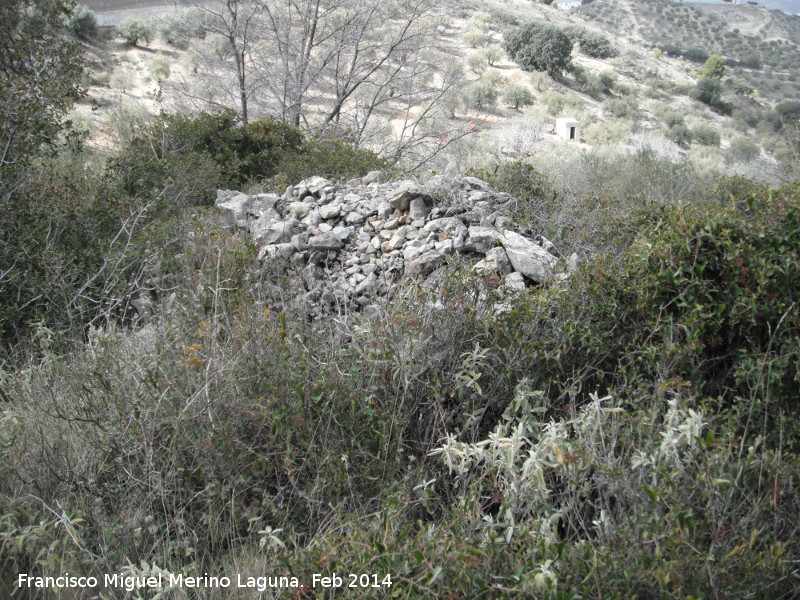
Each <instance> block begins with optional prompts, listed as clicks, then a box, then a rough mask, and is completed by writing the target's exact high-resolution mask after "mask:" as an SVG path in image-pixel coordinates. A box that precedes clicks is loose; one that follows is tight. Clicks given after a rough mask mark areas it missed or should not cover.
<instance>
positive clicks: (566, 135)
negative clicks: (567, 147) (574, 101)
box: [556, 117, 581, 142]
mask: <svg viewBox="0 0 800 600" xmlns="http://www.w3.org/2000/svg"><path fill="white" fill-rule="evenodd" d="M556 135H557V136H558V137H560V138H563V139H565V140H575V141H576V142H577V141H579V140H580V139H581V132H580V122H578V121H577V120H576V119H573V118H570V117H561V118H558V119H556Z"/></svg>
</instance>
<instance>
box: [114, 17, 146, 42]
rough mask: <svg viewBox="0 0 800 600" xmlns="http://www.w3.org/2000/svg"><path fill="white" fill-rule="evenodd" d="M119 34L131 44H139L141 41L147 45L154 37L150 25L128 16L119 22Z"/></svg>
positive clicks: (117, 28) (117, 27)
mask: <svg viewBox="0 0 800 600" xmlns="http://www.w3.org/2000/svg"><path fill="white" fill-rule="evenodd" d="M116 30H117V35H119V36H120V37H121V38H122V39H123V40H125V42H126V43H128V44H130V45H131V46H138V45H139V42H142V43H143V44H145V45H147V44H149V43H150V40H152V39H153V32H152V29H151V28H150V25H149V24H147V23H146V22H144V21H140V20H139V19H134V18H131V17H128V18H126V19H123V20H122V21H120V22H119V24H117V26H116Z"/></svg>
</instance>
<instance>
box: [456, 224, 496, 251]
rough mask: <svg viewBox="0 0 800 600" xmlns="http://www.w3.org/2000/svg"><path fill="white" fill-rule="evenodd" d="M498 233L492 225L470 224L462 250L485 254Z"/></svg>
mask: <svg viewBox="0 0 800 600" xmlns="http://www.w3.org/2000/svg"><path fill="white" fill-rule="evenodd" d="M498 237H500V233H499V232H498V231H497V230H496V229H495V228H494V227H484V226H483V225H471V226H470V228H469V231H468V233H467V239H466V240H465V241H464V250H466V251H467V252H478V253H479V254H486V253H487V252H488V251H489V250H491V249H492V246H494V244H495V242H496V241H497V238H498Z"/></svg>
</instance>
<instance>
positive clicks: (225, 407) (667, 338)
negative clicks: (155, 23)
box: [0, 0, 800, 600]
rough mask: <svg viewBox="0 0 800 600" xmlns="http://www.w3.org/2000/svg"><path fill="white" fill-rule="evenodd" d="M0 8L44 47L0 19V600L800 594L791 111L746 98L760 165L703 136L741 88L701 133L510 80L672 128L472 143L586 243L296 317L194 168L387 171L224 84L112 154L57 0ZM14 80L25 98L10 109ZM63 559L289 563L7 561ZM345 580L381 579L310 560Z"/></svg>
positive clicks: (743, 135)
mask: <svg viewBox="0 0 800 600" xmlns="http://www.w3.org/2000/svg"><path fill="white" fill-rule="evenodd" d="M10 4H11V3H10ZM10 4H9V5H10ZM13 4H14V8H15V10H10V9H8V10H7V12H8V14H5V13H4V14H3V15H2V16H3V17H4V18H3V19H2V21H0V27H2V31H3V34H4V35H5V39H12V40H17V39H20V40H28V41H31V40H35V42H33V41H31V43H30V44H28V45H27V46H26V51H25V53H24V54H22V53H17V52H18V50H16V49H17V48H20V47H22V46H20V45H12V46H11V47H8V46H0V53H2V57H3V60H2V63H0V64H2V65H3V69H4V70H3V76H2V79H1V80H0V81H2V85H1V87H0V102H1V103H2V104H3V106H4V107H6V109H7V110H5V111H4V113H3V115H4V116H3V120H2V123H1V125H2V127H0V141H2V146H3V147H4V148H5V149H6V152H5V154H4V156H3V162H2V164H1V165H0V169H1V172H0V202H2V214H3V215H4V218H3V219H2V221H0V230H2V235H0V240H2V241H1V242H0V337H1V338H2V363H0V596H2V597H12V598H20V599H26V600H27V599H33V598H37V599H38V598H68V599H73V598H75V599H78V598H92V597H100V598H109V599H111V598H126V599H127V598H131V599H133V598H154V597H159V598H176V599H184V598H204V599H205V598H208V599H229V598H230V599H232V598H257V597H264V598H269V597H289V598H313V597H320V598H325V597H334V594H333V592H334V591H335V592H336V596H341V597H364V598H366V597H374V598H385V597H396V598H442V599H445V598H447V599H456V598H465V599H466V598H478V597H480V598H531V597H534V598H552V599H577V598H598V599H599V598H603V599H606V598H619V599H627V598H665V599H672V598H686V599H689V598H764V599H767V598H770V599H774V598H792V597H794V594H796V590H797V589H798V587H800V570H798V561H800V548H798V539H800V531H798V530H799V529H800V521H798V518H797V515H798V513H800V425H798V423H800V420H799V419H798V405H797V402H798V398H800V373H798V367H800V320H798V319H799V318H800V310H799V308H798V305H797V302H798V291H799V290H800V187H799V186H798V183H797V181H796V175H797V172H796V168H797V160H796V156H797V155H796V153H797V151H798V147H797V145H796V144H797V140H796V138H792V137H791V136H790V135H789V134H791V133H793V132H792V130H791V129H790V127H791V124H790V117H789V118H787V117H786V115H790V116H791V115H794V114H795V112H796V110H795V109H796V107H795V106H794V104H791V102H789V101H784V102H783V103H782V104H781V103H779V104H777V105H776V108H774V109H769V110H774V112H775V113H776V114H778V115H779V117H780V118H779V119H778V120H777V121H775V124H776V125H777V124H780V127H778V129H779V130H780V131H782V132H783V134H784V136H785V137H783V138H781V139H782V140H785V141H782V142H781V144H783V145H782V146H781V152H783V154H782V155H781V156H782V157H783V159H782V162H781V163H780V164H781V169H780V171H779V172H780V174H781V178H782V179H781V178H773V180H772V181H771V182H769V183H765V182H761V181H756V180H753V179H748V178H744V177H740V176H735V175H732V174H731V173H727V174H725V173H724V171H722V170H721V168H724V165H723V166H722V167H720V166H719V164H718V163H722V162H723V161H721V160H720V157H723V156H726V157H730V166H731V169H732V170H735V167H736V165H737V164H740V163H744V162H748V161H753V160H755V159H756V157H757V156H758V155H759V154H760V152H761V148H760V147H759V146H758V145H757V144H755V143H754V142H752V141H751V139H750V137H751V136H749V135H747V132H752V131H753V130H755V129H757V128H759V127H762V125H759V123H760V122H761V121H760V119H762V118H766V117H764V115H765V114H772V113H771V112H770V113H766V112H763V108H755V107H754V106H753V105H750V104H746V103H744V100H743V101H742V102H743V104H736V105H735V107H734V108H733V109H732V116H731V117H723V116H720V115H718V114H716V113H711V111H710V110H709V109H705V108H704V109H703V110H709V112H710V113H711V114H712V115H714V116H713V118H714V119H720V120H724V119H730V120H731V121H734V120H736V118H737V110H739V111H746V110H752V111H753V113H752V114H754V115H756V116H755V117H754V119H755V122H747V120H746V116H741V119H742V124H740V125H732V126H729V125H727V123H728V122H729V121H723V122H724V123H726V125H725V126H724V127H723V128H722V129H720V128H719V127H715V126H712V125H709V124H708V123H709V122H708V121H706V120H702V119H700V118H699V116H698V114H687V113H678V112H677V111H675V110H673V109H671V108H670V107H668V106H667V104H666V103H665V102H664V101H663V100H660V99H658V98H649V99H648V100H646V101H641V99H637V100H634V99H633V98H630V99H629V96H634V95H635V93H636V92H635V91H633V90H631V91H630V93H629V94H625V88H624V87H623V88H622V89H620V86H621V85H623V86H624V85H625V84H623V83H621V82H620V81H619V79H618V78H615V77H614V76H612V74H611V73H609V74H608V75H605V74H604V73H603V72H600V74H599V75H595V74H593V73H584V75H583V79H581V75H580V74H579V73H578V74H575V72H574V71H566V70H565V75H564V76H563V78H561V79H553V78H551V77H550V76H548V75H544V74H542V73H533V74H531V75H526V76H527V77H530V78H531V79H530V85H527V83H526V84H525V85H524V86H523V89H525V90H530V93H531V94H532V95H534V100H533V105H534V106H533V107H532V108H531V107H530V105H529V103H528V100H529V99H530V98H529V97H527V96H525V95H524V94H523V93H522V92H520V91H519V90H517V91H516V92H515V93H514V94H511V91H512V90H511V89H509V90H508V92H506V94H505V95H504V96H501V97H503V98H504V102H505V103H507V104H508V105H509V108H508V110H519V109H521V108H522V109H527V110H532V111H533V113H532V114H537V113H536V112H535V111H537V110H543V109H544V107H545V106H546V105H552V107H553V112H554V113H555V114H559V113H560V110H561V109H562V108H563V107H564V106H565V105H567V106H569V109H570V110H576V109H577V108H578V107H579V106H580V105H582V104H581V103H583V102H588V100H582V99H581V97H579V96H576V95H574V94H571V93H568V92H569V91H570V90H572V91H573V92H574V91H575V90H573V87H578V88H580V87H581V86H589V87H590V88H591V89H592V90H593V91H592V92H591V93H590V92H589V91H585V93H586V94H588V95H589V96H590V97H591V98H594V97H599V98H601V99H604V100H605V101H604V102H603V111H604V112H607V114H608V117H609V119H610V120H609V121H597V122H595V123H594V124H593V128H594V130H595V132H594V133H591V129H589V131H590V133H591V135H596V136H597V138H596V139H598V140H599V139H601V138H607V137H609V136H613V135H616V134H615V133H614V132H615V130H620V131H622V134H620V140H627V137H625V136H626V135H627V133H629V132H630V122H629V121H630V120H631V119H634V118H639V117H637V115H638V114H639V113H640V111H641V112H645V111H647V112H648V113H652V114H654V115H655V116H656V118H658V119H659V120H660V122H663V123H665V124H666V127H665V130H666V131H667V132H668V135H669V136H670V138H671V141H665V140H663V139H662V138H657V139H655V138H652V137H651V138H643V139H642V140H641V143H640V144H638V145H627V146H625V147H619V146H614V145H612V144H608V145H606V146H605V147H601V144H597V145H596V147H595V149H594V150H593V151H592V152H581V151H578V150H573V149H570V148H569V147H563V148H561V150H554V152H556V151H560V152H561V154H560V155H555V154H550V155H546V156H545V155H543V154H542V153H539V152H537V151H535V150H533V151H531V152H530V156H528V157H527V158H525V159H522V158H519V159H516V160H505V161H489V160H484V159H481V160H476V161H473V163H472V164H471V165H468V166H470V167H471V169H470V170H469V173H470V174H472V175H474V176H477V177H480V178H482V179H484V180H486V181H488V182H489V183H490V184H491V185H492V186H493V187H494V188H495V189H496V190H498V191H503V192H507V193H509V194H510V195H512V196H513V197H514V198H516V199H517V201H518V202H517V207H516V211H515V214H514V215H513V216H514V220H515V221H516V223H517V224H518V225H519V226H520V227H523V228H527V229H529V230H530V231H531V232H532V233H541V234H543V235H545V236H547V237H548V238H549V239H550V240H551V241H552V242H554V243H555V244H556V247H557V248H558V249H559V251H560V252H561V253H562V254H564V255H568V254H571V253H573V252H576V253H578V254H579V255H580V257H581V258H582V265H581V267H580V269H579V270H578V271H577V272H576V273H574V274H573V275H572V276H571V277H569V278H568V279H566V280H564V281H561V282H559V283H554V284H551V285H547V286H532V287H529V288H528V289H527V290H526V291H525V292H524V293H522V294H519V295H515V296H505V294H506V292H504V290H503V287H502V285H501V284H502V277H501V276H494V275H488V276H477V275H475V274H474V273H473V272H472V270H471V269H470V265H469V264H468V262H467V261H466V260H465V259H453V260H452V261H450V263H449V264H448V265H447V267H446V269H445V270H444V271H443V273H442V275H441V281H440V283H439V285H438V286H436V287H431V286H422V285H420V284H419V282H415V281H414V280H407V281H406V282H405V284H404V285H402V286H401V287H400V288H399V291H398V292H397V293H396V294H395V296H394V297H393V298H392V299H391V300H390V301H388V302H387V303H386V304H385V305H383V306H382V307H381V310H380V311H379V313H378V314H377V315H372V316H370V317H367V316H365V315H361V314H359V313H351V314H331V316H330V318H329V319H326V320H310V319H309V314H310V311H309V310H308V307H307V306H304V304H303V302H298V301H297V298H298V297H300V296H301V295H302V294H301V292H302V290H298V289H296V287H295V286H296V285H297V283H296V278H295V277H294V274H295V272H294V267H292V266H291V265H287V264H281V263H280V262H279V261H267V262H262V261H259V260H258V259H257V248H256V247H255V246H254V245H253V243H252V241H251V240H249V239H248V238H247V237H246V236H245V235H244V234H241V233H236V232H233V231H231V230H230V228H229V227H227V226H226V225H225V224H224V223H222V222H221V219H220V217H219V215H218V214H217V213H216V212H215V210H214V208H213V207H212V206H211V204H212V203H213V199H214V191H215V190H216V189H217V188H219V187H225V188H240V189H248V190H271V191H277V192H278V193H282V192H283V190H284V189H285V187H286V186H287V185H289V184H293V183H297V182H298V181H300V180H301V179H303V178H305V177H308V176H311V175H324V176H327V177H330V178H332V179H338V180H346V179H349V178H354V177H360V176H363V175H365V174H366V173H367V172H369V171H372V170H375V169H380V170H382V171H383V174H384V176H385V177H390V176H391V175H392V168H394V169H397V170H398V171H399V170H400V169H401V168H402V166H401V163H395V166H394V167H392V166H391V162H392V161H391V159H392V157H391V156H388V157H382V156H379V155H378V154H376V153H374V152H372V151H370V150H369V149H367V148H365V147H363V146H357V145H354V143H353V137H352V136H349V137H348V136H342V135H339V134H341V130H336V135H334V134H331V133H329V132H327V133H319V132H315V131H310V130H301V129H299V128H297V127H295V126H294V125H293V124H291V123H287V122H285V121H284V120H280V119H277V118H273V119H253V120H250V121H249V122H248V123H246V124H244V123H242V120H241V118H240V115H239V116H237V113H236V112H233V111H212V112H202V113H193V114H175V113H168V112H165V113H162V114H161V115H160V116H159V117H158V118H154V119H144V120H143V124H142V125H135V126H132V127H131V128H130V129H129V130H127V134H126V135H125V136H121V137H120V138H119V141H118V144H117V146H116V147H115V148H114V150H113V152H111V153H110V156H108V157H105V159H104V160H101V157H99V156H97V155H96V154H93V153H90V152H88V151H86V150H82V149H81V144H80V142H81V139H80V138H81V135H79V133H76V132H79V129H77V128H75V127H73V126H71V125H70V124H68V123H65V121H64V116H65V115H66V114H68V111H69V110H70V108H71V100H72V99H73V98H77V97H79V96H80V86H79V82H80V80H81V78H80V71H81V60H80V51H79V49H80V46H79V45H78V41H77V38H75V37H74V35H73V34H70V33H68V32H67V31H65V29H64V23H65V22H66V23H72V22H75V20H74V19H73V20H72V21H69V20H65V18H64V17H65V16H66V15H67V13H65V12H63V11H62V10H61V8H60V5H59V4H58V3H55V2H50V1H49V0H38V1H37V2H32V3H24V2H21V1H18V2H15V3H13ZM29 4H30V6H32V7H33V9H34V10H29V11H27V12H26V11H24V10H20V8H25V7H28V5H29ZM4 6H5V5H4ZM81 23H82V24H81V25H80V29H79V30H74V29H73V33H74V34H80V35H84V34H86V35H89V34H90V31H91V28H90V27H88V26H86V24H85V22H83V21H81ZM510 27H511V26H510ZM31 32H35V33H36V35H35V36H33V37H30V38H29V37H26V36H30V35H31ZM82 32H83V33H82ZM15 36H16V37H15ZM142 39H143V38H142ZM131 43H135V42H131ZM584 47H585V46H584V43H583V42H581V48H584ZM50 56H59V57H62V59H63V63H61V62H59V61H48V60H45V58H46V57H50ZM489 60H490V59H489V58H486V61H487V70H491V69H494V67H493V66H490V65H489ZM498 60H499V59H498ZM612 60H619V58H617V59H612ZM704 60H706V59H704ZM31 61H32V62H31ZM715 63H716V61H712V62H711V63H709V64H708V66H707V70H706V72H705V74H704V75H705V78H706V79H711V80H717V79H720V80H721V86H722V88H723V89H725V86H726V85H727V84H726V80H725V77H727V76H728V75H727V74H726V73H725V72H723V71H721V70H720V69H719V68H718V66H719V65H716V64H715ZM620 64H621V63H620ZM533 66H534V68H538V67H537V66H536V65H533ZM34 67H36V68H34ZM38 68H43V69H47V70H46V71H45V73H46V75H47V77H44V78H40V79H36V78H35V77H33V76H32V73H41V71H37V69H38ZM726 68H727V67H726ZM154 69H155V70H159V69H160V70H161V71H162V72H163V68H160V67H159V65H157V64H156V65H154ZM544 70H545V71H546V70H547V68H546V67H545V68H544ZM166 76H168V75H166ZM653 77H654V78H655V75H653ZM42 81H45V82H47V83H48V86H43V85H42V84H41V82H42ZM581 81H583V83H581ZM665 85H666V84H665V83H663V82H662V83H658V85H657V86H655V85H654V89H656V88H658V89H663V87H664V86H665ZM492 89H494V85H493V84H492ZM585 89H588V88H585ZM658 89H657V91H658ZM581 93H584V92H581ZM720 93H725V92H720ZM733 94H735V92H733ZM20 95H23V96H24V97H27V98H30V99H32V100H36V102H30V103H28V104H27V105H26V108H27V110H26V111H21V110H10V108H11V107H15V106H18V102H19V97H20ZM612 96H613V97H612ZM729 98H732V96H725V101H726V102H727V101H730V102H734V103H735V99H734V100H729ZM751 100H752V99H751ZM484 101H485V100H484ZM576 102H577V104H576ZM687 102H693V100H690V99H689V98H687ZM557 105H560V108H558V106H557ZM698 105H699V104H698ZM759 106H760V105H759ZM556 108H558V110H556ZM759 111H761V112H759ZM123 121H124V119H123ZM712 122H714V121H712ZM737 122H738V121H737ZM727 127H731V129H732V131H728V130H727V129H725V128H727ZM773 131H774V130H773ZM734 132H740V136H739V137H736V136H735V135H733V133H734ZM587 135H588V134H587ZM527 137H535V136H527ZM722 137H724V138H726V141H727V140H729V141H728V144H729V146H730V147H729V148H725V149H724V154H723V149H722V148H720V146H721V144H722V141H721V138H722ZM739 140H741V141H739ZM776 145H777V142H776ZM459 151H460V152H463V154H462V156H469V155H470V154H469V153H470V152H471V151H472V150H471V149H470V147H469V146H466V145H465V146H464V147H463V148H461V149H460V150H459ZM476 152H477V151H476ZM519 154H522V152H520V153H519ZM473 156H483V157H485V156H486V154H483V155H479V154H473ZM143 296H144V297H147V298H148V299H149V308H148V310H136V309H135V307H134V300H135V299H137V298H142V297H143ZM500 306H502V307H503V308H502V310H501V309H499V308H498V307H500ZM66 572H69V573H70V574H73V575H78V574H80V575H94V576H99V577H102V575H103V574H105V573H119V572H122V573H125V574H127V575H149V574H155V573H158V572H166V573H172V574H184V575H187V576H194V575H203V574H204V573H207V574H209V575H216V576H223V575H224V576H228V577H232V578H235V577H236V574H241V575H243V576H245V577H247V576H263V575H287V576H294V577H297V578H298V580H299V581H300V582H302V583H304V584H305V585H306V586H307V587H305V588H302V589H295V590H267V591H266V592H265V593H263V594H262V595H259V593H258V592H256V591H253V590H240V589H236V588H235V587H232V588H230V589H222V588H208V589H200V590H196V591H190V590H187V589H175V590H161V592H160V593H154V592H152V591H148V590H131V591H125V590H122V589H114V590H111V589H106V590H98V591H96V592H95V591H89V590H83V591H81V590H74V589H73V590H38V591H37V590H35V589H17V584H16V582H17V574H18V573H31V574H36V575H42V576H57V575H61V574H64V573H66ZM334 572H336V573H339V574H342V573H359V574H375V575H376V576H377V579H376V581H377V585H378V587H375V588H372V587H364V588H357V589H341V590H328V591H323V590H322V589H321V588H317V589H314V590H312V589H311V588H310V583H311V581H312V580H313V575H314V574H319V573H322V574H332V573H334ZM387 575H390V576H391V586H388V585H381V584H382V583H383V582H384V581H386V580H385V576H387ZM370 583H372V580H371V581H370Z"/></svg>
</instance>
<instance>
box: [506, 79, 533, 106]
mask: <svg viewBox="0 0 800 600" xmlns="http://www.w3.org/2000/svg"><path fill="white" fill-rule="evenodd" d="M503 101H504V102H505V103H506V104H507V105H508V106H510V107H512V108H515V109H519V107H520V106H530V105H531V104H533V103H534V102H535V101H536V99H535V98H534V96H533V92H531V91H530V89H529V88H527V87H526V86H524V85H516V84H515V85H511V86H509V87H508V89H507V90H506V92H505V94H504V95H503Z"/></svg>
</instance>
